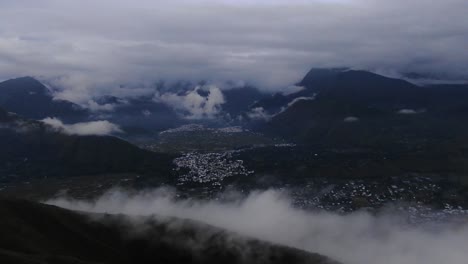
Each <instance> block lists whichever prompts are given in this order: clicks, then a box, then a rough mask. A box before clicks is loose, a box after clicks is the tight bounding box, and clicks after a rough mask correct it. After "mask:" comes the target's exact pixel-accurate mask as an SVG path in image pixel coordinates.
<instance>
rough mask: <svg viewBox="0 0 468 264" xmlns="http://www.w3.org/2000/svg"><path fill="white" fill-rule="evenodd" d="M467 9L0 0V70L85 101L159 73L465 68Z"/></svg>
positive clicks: (416, 0) (262, 76)
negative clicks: (50, 82)
mask: <svg viewBox="0 0 468 264" xmlns="http://www.w3.org/2000/svg"><path fill="white" fill-rule="evenodd" d="M467 14H468V1H467V0H443V1H432V0H392V1H388V0H309V1H306V0H293V1H291V0H270V1H267V0H256V1H254V0H251V1H247V0H241V1H240V0H222V1H214V0H202V1H195V0H170V1H169V0H168V1H158V0H79V1H78V0H0V79H6V78H11V77H18V76H24V75H32V76H42V77H43V78H53V79H54V80H55V83H56V84H57V85H59V86H61V87H63V88H65V89H66V90H67V91H68V92H64V93H62V95H61V96H62V97H65V98H66V99H72V100H84V98H79V97H80V96H78V95H79V94H86V95H89V94H91V95H97V94H100V93H108V92H109V91H112V89H113V87H115V86H116V85H118V84H122V83H135V84H140V83H149V82H151V81H153V80H158V79H166V80H177V79H186V80H201V79H204V80H212V81H223V80H233V81H246V82H249V83H252V84H255V85H257V86H259V87H260V88H262V89H267V90H278V89H281V88H282V87H286V86H288V85H290V84H292V83H294V82H296V81H298V80H300V79H301V77H303V76H304V74H305V73H306V72H307V71H308V70H309V69H310V68H311V67H332V66H350V67H354V68H363V69H372V70H376V69H377V70H381V71H386V72H407V71H416V72H437V73H442V74H449V75H450V76H451V77H453V78H467V76H468V51H467V47H468V23H467ZM135 92H138V90H135ZM82 97H84V96H82Z"/></svg>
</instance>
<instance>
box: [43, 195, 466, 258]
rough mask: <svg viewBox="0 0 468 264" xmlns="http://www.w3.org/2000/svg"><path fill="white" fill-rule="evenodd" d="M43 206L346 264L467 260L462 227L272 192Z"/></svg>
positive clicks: (62, 201) (109, 197)
mask: <svg viewBox="0 0 468 264" xmlns="http://www.w3.org/2000/svg"><path fill="white" fill-rule="evenodd" d="M47 203H49V204H54V205H58V206H61V207H65V208H70V209H75V210H81V211H88V212H98V213H112V214H120V213H123V214H129V215H155V214H156V215H162V216H176V217H180V218H184V219H194V220H198V221H202V222H205V223H208V224H211V225H214V226H218V227H222V228H225V229H228V230H231V231H234V232H238V233H240V234H243V235H247V236H250V237H255V238H259V239H263V240H267V241H271V242H275V243H280V244H283V245H288V246H292V247H296V248H300V249H304V250H307V251H311V252H316V253H320V254H323V255H326V256H329V257H331V258H333V259H336V260H338V261H342V263H346V264H375V263H379V264H402V263H408V264H440V263H450V264H463V263H466V259H467V258H468V252H467V251H466V245H467V243H468V226H467V224H466V223H465V224H458V225H446V226H443V227H439V228H437V229H430V228H425V227H422V226H419V227H416V226H409V225H405V224H404V222H405V221H404V219H403V218H399V217H397V216H395V215H380V216H373V215H370V214H368V213H354V214H349V215H338V214H333V213H326V212H307V211H302V210H299V209H296V208H294V207H293V206H291V202H290V200H289V199H288V198H287V197H285V196H284V195H282V194H281V193H279V192H276V191H266V192H256V193H252V194H250V195H249V196H248V197H246V198H243V199H232V200H230V201H225V202H222V201H198V200H177V199H176V198H175V195H174V193H172V192H170V191H167V190H156V191H146V192H140V193H133V194H130V193H127V192H123V191H111V192H109V193H107V194H105V195H104V196H102V197H100V198H99V199H97V200H96V201H94V202H87V201H76V200H70V199H66V198H60V199H56V200H52V201H48V202H47Z"/></svg>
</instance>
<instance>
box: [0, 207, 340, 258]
mask: <svg viewBox="0 0 468 264" xmlns="http://www.w3.org/2000/svg"><path fill="white" fill-rule="evenodd" d="M0 214H1V215H2V217H1V218H0V262H2V263H11V264H15V263H25V264H29V263H83V264H86V263H89V264H90V263H204V264H209V263H227V264H229V263H245V264H247V263H264V264H267V263H272V264H273V263H308V264H325V263H328V264H332V263H335V262H332V261H330V260H328V259H327V258H325V257H322V256H319V255H316V254H310V253H306V252H303V251H299V250H295V249H292V248H286V247H282V246H277V245H272V244H269V243H266V242H261V241H256V240H253V239H247V238H243V237H239V236H237V235H235V234H231V233H228V232H226V231H223V230H220V229H217V228H215V227H211V226H207V225H203V224H201V223H196V222H192V221H188V220H180V219H172V218H160V217H153V218H135V217H133V218H130V217H125V216H113V215H92V216H91V215H90V216H87V215H84V214H82V213H77V212H72V211H68V210H64V209H60V208H57V207H53V206H48V205H42V204H36V203H32V202H27V201H18V200H0Z"/></svg>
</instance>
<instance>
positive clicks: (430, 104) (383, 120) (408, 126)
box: [265, 70, 468, 148]
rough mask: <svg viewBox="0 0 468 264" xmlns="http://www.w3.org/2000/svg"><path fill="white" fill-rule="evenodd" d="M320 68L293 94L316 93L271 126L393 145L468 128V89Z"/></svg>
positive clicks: (286, 132)
mask: <svg viewBox="0 0 468 264" xmlns="http://www.w3.org/2000/svg"><path fill="white" fill-rule="evenodd" d="M314 73H317V71H316V70H313V71H311V73H309V74H308V75H307V76H306V78H304V80H303V81H302V82H301V85H304V86H305V87H306V89H304V90H303V91H300V92H299V93H297V94H294V95H291V96H290V97H289V98H288V99H289V100H291V101H293V100H294V99H296V98H301V97H307V96H311V95H315V97H314V98H315V99H314V100H298V101H297V102H296V103H294V104H290V105H289V107H286V109H284V111H283V112H281V113H279V114H277V115H276V116H274V117H273V118H272V120H271V121H270V122H269V123H268V124H267V126H266V128H265V131H269V132H270V133H273V134H276V135H280V136H283V137H286V138H290V139H294V140H296V141H299V142H303V143H308V144H324V145H327V146H338V147H383V146H386V147H390V148H391V147H398V144H400V143H401V144H403V145H405V144H406V143H408V142H409V143H411V144H413V145H418V144H423V143H424V144H428V143H429V142H427V141H431V140H434V141H439V143H442V142H443V141H444V140H449V139H454V138H458V137H461V135H462V134H463V133H464V132H466V131H467V127H466V126H465V125H464V123H462V119H461V118H464V117H466V114H467V112H466V109H468V108H467V107H468V103H467V101H466V99H468V90H467V89H461V88H460V87H456V88H455V87H452V88H449V87H446V88H444V89H438V88H436V87H419V86H416V85H413V84H411V83H409V82H406V81H404V80H398V79H392V78H387V77H384V76H380V75H377V74H374V73H370V72H365V71H351V70H344V71H338V70H330V72H328V73H327V74H325V73H324V72H323V71H318V73H319V74H318V76H315V77H314ZM291 101H290V102H291ZM395 144H396V145H395Z"/></svg>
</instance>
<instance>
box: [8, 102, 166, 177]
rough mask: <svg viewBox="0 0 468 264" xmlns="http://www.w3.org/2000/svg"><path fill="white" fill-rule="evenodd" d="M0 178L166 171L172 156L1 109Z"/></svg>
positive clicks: (113, 138)
mask: <svg viewBox="0 0 468 264" xmlns="http://www.w3.org/2000/svg"><path fill="white" fill-rule="evenodd" d="M0 145H1V148H0V161H1V162H0V179H1V180H6V179H10V180H16V178H19V179H21V178H22V177H54V176H71V175H86V174H88V175H90V174H97V173H114V172H144V171H145V170H146V169H148V170H150V169H149V168H151V171H153V170H154V172H158V171H160V172H161V171H162V172H163V173H168V171H170V167H171V158H170V157H167V156H165V155H162V154H156V153H152V152H148V151H145V150H142V149H139V148H138V147H136V146H133V145H132V144H130V143H128V142H126V141H123V140H121V139H118V138H115V137H109V136H75V135H66V134H63V133H61V132H58V131H56V130H54V129H53V128H52V127H50V126H48V125H46V124H44V123H42V122H39V121H33V120H29V119H24V118H21V117H19V116H17V115H15V114H11V113H10V114H9V113H7V112H6V111H5V110H2V109H0Z"/></svg>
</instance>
